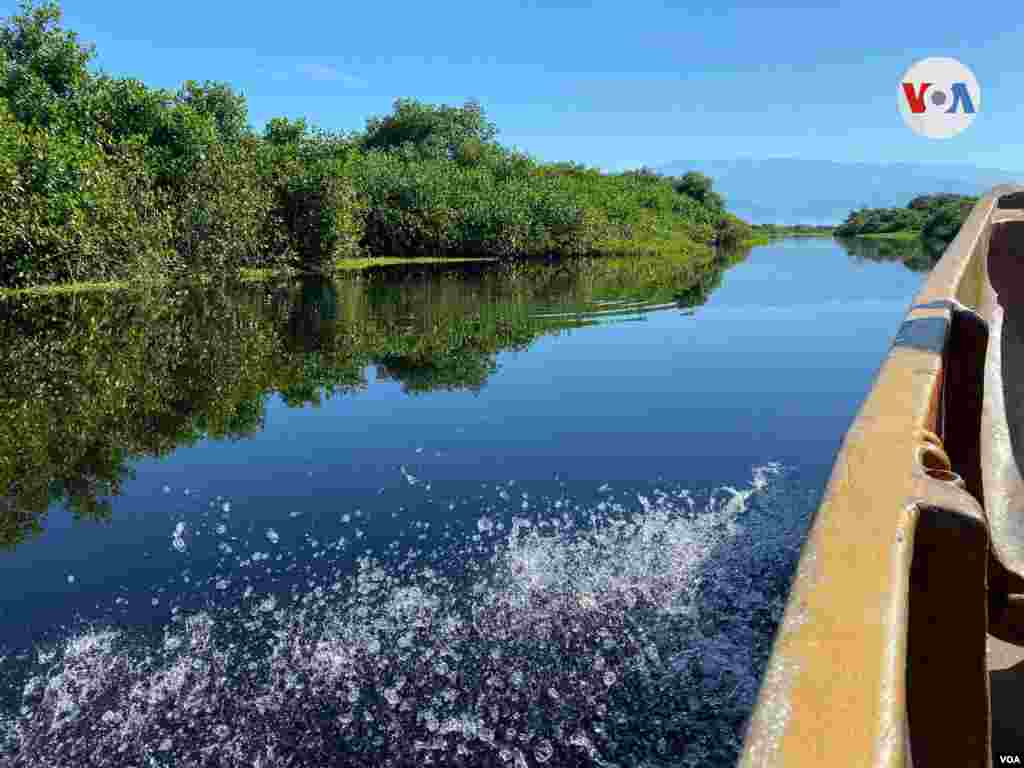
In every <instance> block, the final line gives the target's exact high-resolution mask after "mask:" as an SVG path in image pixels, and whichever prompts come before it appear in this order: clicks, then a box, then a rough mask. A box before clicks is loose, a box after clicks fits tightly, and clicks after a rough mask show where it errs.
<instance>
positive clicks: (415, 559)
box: [0, 464, 815, 768]
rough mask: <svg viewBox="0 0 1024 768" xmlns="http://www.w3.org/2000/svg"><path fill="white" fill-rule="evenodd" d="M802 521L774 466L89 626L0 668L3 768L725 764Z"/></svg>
mask: <svg viewBox="0 0 1024 768" xmlns="http://www.w3.org/2000/svg"><path fill="white" fill-rule="evenodd" d="M602 488H604V486H603V487H602ZM599 490H601V489H599ZM814 502H815V500H814V496H813V494H812V493H808V492H806V490H803V491H801V489H800V487H799V484H798V483H796V482H795V481H794V480H792V478H791V477H789V474H788V473H787V471H786V470H784V469H783V468H782V467H780V466H779V465H776V464H772V465H768V466H765V467H759V468H756V469H755V470H754V472H753V478H752V481H751V483H750V485H749V487H747V488H744V489H740V490H738V489H733V488H723V489H717V490H716V491H714V492H712V493H710V494H707V496H706V497H705V498H703V499H700V500H698V499H696V498H695V497H694V496H692V495H691V494H690V493H688V492H687V491H686V490H683V489H677V490H656V491H655V492H654V493H652V494H650V495H649V496H644V495H637V496H636V497H635V501H631V503H629V504H624V503H621V502H616V501H614V500H613V497H610V496H609V500H608V501H602V502H601V503H600V504H598V505H597V506H596V508H593V509H586V508H585V507H579V505H576V507H575V509H576V510H578V511H574V512H570V511H569V507H568V505H562V504H558V505H555V504H552V503H547V504H546V505H545V504H543V503H540V502H538V503H536V504H534V506H533V508H534V509H543V511H541V512H537V513H536V514H534V515H532V516H529V517H527V516H522V517H520V516H517V515H510V516H509V517H508V518H507V519H505V520H504V521H503V520H496V519H494V518H492V517H483V518H480V519H479V520H478V522H477V526H476V528H475V529H474V530H471V531H470V532H469V533H468V534H467V535H466V536H465V538H464V539H463V540H461V541H458V542H455V543H452V544H451V545H450V546H448V547H447V548H446V549H444V550H443V551H442V550H435V552H434V554H433V556H432V557H428V556H425V555H424V554H423V553H422V552H419V551H416V550H413V551H410V552H408V553H405V555H404V556H400V555H399V553H398V552H394V553H393V554H392V555H390V556H382V557H371V556H367V557H360V558H358V559H357V560H356V566H355V568H354V569H349V570H348V571H347V572H346V573H344V574H340V573H336V574H334V576H332V577H331V578H310V579H309V580H308V581H307V582H306V583H305V586H304V588H303V589H302V590H301V591H297V592H293V593H292V594H291V595H281V594H275V593H273V592H260V593H257V592H255V591H253V590H251V589H247V590H246V593H245V595H244V596H242V597H241V598H239V600H237V601H236V603H235V604H234V605H230V606H227V607H222V608H216V609H212V610H208V611H199V612H187V611H180V610H179V611H175V613H174V619H173V620H172V621H171V622H170V624H169V626H168V627H166V628H165V629H163V630H162V635H161V636H160V637H159V638H155V639H154V637H152V636H149V635H143V634H140V633H137V632H133V631H131V630H130V629H128V628H125V627H120V628H119V627H118V626H117V625H112V626H107V627H93V628H89V629H83V630H81V631H78V632H76V633H75V634H73V635H72V636H69V637H65V638H64V639H62V640H61V641H60V642H58V643H56V644H50V645H47V646H46V647H37V648H36V649H34V651H33V654H32V656H31V658H29V659H27V660H22V662H20V663H19V662H17V660H13V659H9V660H8V661H7V662H6V664H7V665H12V664H13V665H15V666H17V670H16V672H15V671H10V670H9V671H8V675H7V677H6V679H7V680H8V681H12V682H10V685H11V686H13V687H12V691H13V693H14V695H15V696H14V697H15V698H16V699H17V701H16V702H15V703H14V704H13V705H12V706H10V707H8V708H7V711H6V712H4V713H3V714H2V715H0V732H2V733H0V742H2V746H0V756H2V757H0V763H2V764H3V765H9V766H25V767H26V768H29V767H36V766H40V767H41V766H47V767H48V768H57V767H62V766H68V767H69V768H70V767H71V766H75V767H78V766H118V767H119V768H123V767H124V766H137V768H143V767H144V766H172V765H173V766H296V767H297V766H406V765H410V766H411V765H417V766H419V765H461V766H515V768H523V767H525V766H531V767H532V766H544V765H551V766H576V765H578V766H591V765H594V766H616V765H617V766H650V767H652V768H653V767H655V766H690V765H693V766H696V765H701V766H708V765H731V764H733V763H734V762H735V759H736V756H737V755H738V751H739V748H740V744H741V740H742V736H743V727H744V723H745V721H746V718H747V716H748V715H749V713H750V709H751V707H752V705H753V702H754V699H755V697H756V692H757V686H758V683H759V679H760V675H761V672H762V670H763V668H764V665H765V662H766V660H767V656H768V653H769V651H770V646H771V639H772V636H773V633H774V629H775V627H776V626H777V623H778V621H779V619H780V617H781V612H782V607H783V605H784V602H785V597H786V592H787V589H788V584H789V580H790V578H791V575H792V572H793V570H794V566H795V563H796V559H797V556H798V554H799V549H800V546H801V544H802V541H803V538H804V535H805V532H806V528H807V525H808V521H809V520H810V515H811V511H812V510H813V508H814ZM222 527H223V526H221V528H222ZM276 537H277V534H276V533H274V534H273V536H270V535H268V540H269V541H270V542H272V543H276V541H277V538H276ZM186 538H187V537H186V535H185V533H183V531H182V530H178V529H176V533H175V539H176V540H178V541H182V542H183V544H182V546H185V543H184V542H185V541H186ZM340 549H341V548H340V547H339V548H338V550H339V551H340ZM263 559H264V560H266V559H267V558H266V557H264V558H263ZM278 559H280V558H278ZM248 562H249V561H247V564H248ZM12 669H13V667H12Z"/></svg>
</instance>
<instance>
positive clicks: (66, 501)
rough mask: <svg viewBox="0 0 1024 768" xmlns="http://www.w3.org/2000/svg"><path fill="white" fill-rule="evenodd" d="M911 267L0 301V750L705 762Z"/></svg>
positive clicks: (722, 263)
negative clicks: (0, 710)
mask: <svg viewBox="0 0 1024 768" xmlns="http://www.w3.org/2000/svg"><path fill="white" fill-rule="evenodd" d="M872 248H874V250H872ZM908 261H909V263H910V264H911V266H918V265H917V264H916V263H915V262H914V261H913V260H908ZM918 268H920V267H918ZM922 276H923V273H922V272H915V271H912V270H911V269H910V268H908V267H907V266H904V263H903V262H902V261H901V257H900V255H899V254H898V253H897V254H895V255H894V254H893V253H891V252H879V250H878V248H877V247H875V246H853V245H845V246H843V245H840V244H838V243H835V242H833V241H829V240H818V239H802V240H788V241H780V242H777V243H775V244H773V245H770V246H764V247H757V248H755V249H753V250H752V251H749V252H748V253H739V254H722V255H720V256H718V257H716V258H714V259H709V260H706V263H703V264H700V265H699V267H698V268H694V269H688V270H673V269H655V268H651V269H641V268H627V267H621V266H615V265H614V264H611V263H601V264H598V265H591V266H579V265H576V266H574V265H566V264H563V265H561V266H559V265H546V266H540V265H535V266H532V267H526V268H520V269H517V270H513V271H509V270H495V269H491V268H474V269H473V270H470V271H465V270H461V271H453V270H447V271H446V270H441V269H432V270H424V269H423V268H420V269H416V270H407V269H387V270H380V271H378V272H375V273H373V275H372V276H370V277H365V278H359V279H355V278H353V279H343V280H339V281H337V282H335V283H329V282H325V281H312V280H310V281H306V282H303V283H295V284H281V285H273V286H268V285H249V286H244V285H230V286H215V287H210V286H207V287H194V288H182V289H177V290H175V291H165V292H162V293H156V294H132V293H129V294H120V295H109V294H85V295H78V296H74V297H59V298H54V297H51V298H34V299H17V300H8V301H6V302H3V301H0V370H2V371H3V372H4V374H3V380H2V381H0V462H2V463H0V492H2V491H4V489H6V493H5V495H3V496H0V545H2V546H3V547H4V549H3V550H2V551H0V627H2V629H0V643H2V646H3V648H4V649H5V650H4V651H3V654H4V656H3V664H2V665H0V672H2V674H3V677H0V693H2V698H3V701H4V710H3V713H0V742H3V743H5V745H6V746H4V747H3V748H2V749H0V755H3V754H6V755H7V756H8V758H7V759H8V760H10V761H12V762H11V764H12V765H33V766H35V765H38V766H43V765H46V766H56V765H67V766H72V765H74V766H80V765H111V766H113V765H118V766H127V765H135V766H140V767H141V766H151V765H160V766H170V765H266V766H270V765H354V766H363V765H366V766H370V765H374V766H377V765H395V766H398V765H430V764H436V765H467V766H469V765H473V766H475V765H509V766H513V765H514V766H517V767H518V766H536V765H543V764H548V765H587V766H589V765H621V766H630V765H632V766H640V765H645V766H670V765H671V766H678V765H731V764H732V763H733V762H734V761H735V759H736V755H737V753H738V749H739V744H740V742H741V739H742V729H743V724H744V720H745V718H746V716H747V715H748V713H749V710H750V707H751V705H752V703H753V701H754V698H755V696H756V691H757V685H758V681H759V676H760V673H761V670H762V669H763V666H764V663H765V661H766V658H767V654H768V653H769V651H770V644H771V638H772V633H773V631H774V628H775V626H776V623H777V621H778V619H779V617H780V615H781V610H782V605H783V604H784V601H785V596H786V590H787V588H788V581H789V578H790V575H791V573H792V569H793V566H794V564H795V560H796V557H797V555H798V552H799V547H800V544H801V542H802V539H803V536H804V533H805V531H806V526H807V524H808V520H809V517H810V515H811V513H812V512H813V510H814V509H815V507H816V504H817V500H818V499H819V498H820V493H821V491H822V489H823V487H824V483H825V481H826V479H827V475H828V471H829V469H830V466H831V463H832V460H833V459H834V456H835V452H836V450H837V449H838V447H839V442H840V439H841V437H842V435H843V433H844V432H845V430H846V428H847V427H848V426H849V423H850V421H851V419H852V418H853V416H854V415H855V413H856V410H857V408H858V406H859V404H860V402H861V400H862V398H863V397H864V395H865V394H866V392H867V391H868V389H869V388H870V384H871V381H872V378H873V376H874V374H875V372H876V370H877V367H878V365H879V363H880V361H881V359H882V357H883V356H884V354H885V352H886V350H887V349H888V346H889V344H890V343H891V341H892V338H893V336H894V334H895V332H896V329H897V326H898V324H899V320H900V317H901V315H902V313H903V312H904V311H905V309H906V307H907V305H908V303H909V301H910V299H911V298H912V296H913V294H914V293H915V291H916V289H917V288H918V286H919V284H920V282H921V279H922Z"/></svg>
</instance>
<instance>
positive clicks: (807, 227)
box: [751, 224, 835, 239]
mask: <svg viewBox="0 0 1024 768" xmlns="http://www.w3.org/2000/svg"><path fill="white" fill-rule="evenodd" d="M751 229H752V231H753V236H754V238H756V239H761V238H767V239H771V238H776V237H832V235H833V232H834V231H835V227H834V226H832V225H831V224H823V225H813V224H754V225H752V226H751Z"/></svg>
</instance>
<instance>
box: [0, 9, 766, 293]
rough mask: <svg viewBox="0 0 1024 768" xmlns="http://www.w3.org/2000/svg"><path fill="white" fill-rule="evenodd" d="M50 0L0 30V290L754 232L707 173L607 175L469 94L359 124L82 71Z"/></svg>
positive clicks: (408, 105)
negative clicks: (532, 152) (506, 123)
mask: <svg viewBox="0 0 1024 768" xmlns="http://www.w3.org/2000/svg"><path fill="white" fill-rule="evenodd" d="M60 21H61V11H60V8H59V6H58V5H57V4H56V3H55V2H44V3H42V4H38V5H36V4H34V3H33V2H31V1H30V0H26V2H24V3H23V4H22V8H21V13H19V14H17V15H14V16H12V17H10V18H9V19H7V20H6V21H5V23H4V25H3V26H2V27H0V210H2V211H3V214H2V215H0V286H6V287H19V286H27V285H39V284H54V283H75V282H87V281H88V282H94V283H95V282H99V283H103V282H111V281H131V282H137V281H140V280H148V281H158V280H165V279H171V278H175V277H178V276H184V275H188V276H196V275H203V274H226V273H237V272H238V271H239V270H240V269H249V270H260V269H262V270H267V269H271V270H274V269H281V268H288V269H293V270H301V271H329V270H332V269H334V268H335V266H336V265H337V263H338V262H339V260H343V259H347V258H368V257H369V258H375V257H381V256H386V257H424V256H429V257H459V258H466V257H480V256H486V257H494V258H502V259H509V258H517V257H531V256H541V255H543V256H552V255H554V256H580V255H595V254H600V253H613V254H619V255H636V254H656V255H660V254H663V253H671V254H675V255H677V256H678V255H680V254H697V253H699V252H702V251H705V250H707V249H708V248H709V247H711V246H712V245H715V244H732V243H737V242H740V241H743V240H746V239H749V237H750V235H751V230H750V227H749V226H748V225H746V224H745V223H744V222H742V221H740V220H739V219H737V218H736V217H735V216H732V215H730V214H728V213H727V212H726V211H725V207H724V204H723V201H722V199H721V197H720V196H719V195H717V194H716V193H715V192H714V191H713V190H712V188H711V187H712V185H711V180H710V179H708V178H707V177H705V176H703V175H701V174H699V173H689V174H686V175H685V176H682V177H662V176H660V175H658V174H656V173H653V172H651V171H649V170H646V169H641V170H639V171H630V172H625V173H618V174H605V173H601V172H599V171H597V170H594V169H588V168H585V167H583V166H579V165H575V164H572V163H557V164H548V163H541V162H539V161H537V160H535V159H533V158H531V157H529V156H528V155H526V154H524V153H522V152H519V151H516V150H514V149H509V148H506V147H504V146H502V145H501V144H500V143H499V142H498V141H497V139H496V136H497V128H496V127H495V126H494V124H493V123H491V122H490V121H489V120H488V119H487V117H486V116H485V114H484V111H483V108H482V107H481V106H480V104H479V103H477V102H475V101H468V102H466V103H465V104H464V105H463V106H461V107H452V106H446V105H431V104H424V103H420V102H418V101H416V100H414V99H399V100H397V101H396V102H395V104H394V109H393V111H392V112H391V113H390V114H388V115H384V116H378V117H371V118H370V119H368V120H367V122H366V127H365V130H362V131H357V132H351V133H333V132H329V131H323V130H319V129H316V128H315V127H313V126H311V125H309V124H307V122H306V121H305V120H302V119H298V120H290V119H287V118H283V117H282V118H275V119H272V120H270V121H269V122H268V123H267V125H266V126H265V128H264V130H263V131H262V133H258V132H257V131H255V130H254V129H253V128H252V127H251V126H250V125H249V122H248V113H247V107H246V101H245V98H244V97H243V96H242V95H241V94H239V93H236V92H235V91H234V90H233V89H232V88H231V87H230V86H229V85H228V84H226V83H219V82H210V81H206V82H202V83H200V82H198V81H195V80H186V81H185V82H184V83H183V84H182V85H181V87H180V88H179V89H178V90H177V91H175V92H171V91H168V90H165V89H160V88H153V87H150V86H147V85H145V84H144V83H142V82H140V81H139V80H136V79H132V78H121V77H113V76H111V75H108V74H106V73H103V72H95V71H93V70H92V69H90V65H91V62H92V61H93V58H94V50H93V48H92V47H91V46H87V45H84V44H83V43H81V42H80V41H79V39H78V37H77V35H76V34H75V33H74V32H71V31H68V30H65V29H63V28H62V27H61V25H60Z"/></svg>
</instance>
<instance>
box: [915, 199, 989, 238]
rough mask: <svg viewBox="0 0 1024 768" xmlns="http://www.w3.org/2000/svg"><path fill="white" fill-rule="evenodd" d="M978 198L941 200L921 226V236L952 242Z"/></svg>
mask: <svg viewBox="0 0 1024 768" xmlns="http://www.w3.org/2000/svg"><path fill="white" fill-rule="evenodd" d="M977 200H978V199H977V198H976V197H969V198H960V199H958V200H957V199H954V200H944V201H942V202H939V203H938V204H937V205H935V206H934V207H932V208H931V209H930V212H929V214H928V218H927V220H926V221H925V222H924V226H922V227H921V237H923V238H925V239H927V240H939V241H942V242H947V243H948V242H951V241H952V240H953V238H954V237H956V235H957V233H958V232H959V231H960V227H961V226H963V223H964V222H965V221H966V220H967V217H968V216H969V215H970V213H971V209H972V208H973V207H974V204H975V203H976V202H977Z"/></svg>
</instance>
